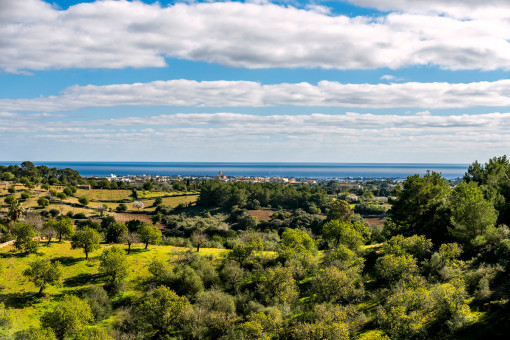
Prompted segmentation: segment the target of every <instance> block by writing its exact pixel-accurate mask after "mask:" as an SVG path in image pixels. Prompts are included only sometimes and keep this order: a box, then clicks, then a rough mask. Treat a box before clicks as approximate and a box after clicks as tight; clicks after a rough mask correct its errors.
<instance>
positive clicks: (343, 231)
mask: <svg viewBox="0 0 510 340" xmlns="http://www.w3.org/2000/svg"><path fill="white" fill-rule="evenodd" d="M322 235H323V237H324V239H325V240H327V241H329V243H330V245H332V246H333V247H338V246H339V245H340V244H343V245H345V246H347V247H349V248H350V249H352V250H357V249H358V248H359V247H361V246H362V245H363V244H365V243H366V242H367V241H368V240H369V239H370V231H369V230H368V228H367V226H366V225H365V224H364V223H363V222H355V223H349V222H340V221H339V220H331V221H329V222H327V223H326V224H324V227H323V228H322Z"/></svg>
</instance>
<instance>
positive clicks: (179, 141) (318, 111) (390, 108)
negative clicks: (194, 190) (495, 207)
mask: <svg viewBox="0 0 510 340" xmlns="http://www.w3.org/2000/svg"><path fill="white" fill-rule="evenodd" d="M509 19H510V4H509V3H508V1H502V0H488V1H485V2H483V3H481V2H479V1H474V0H452V1H440V0H387V1H378V0H349V1H347V0H345V1H343V0H337V1H313V2H303V1H278V2H268V1H245V2H189V1H187V2H176V1H159V2H156V1H110V0H106V1H75V0H73V1H64V0H60V1H42V0H24V1H12V2H1V3H0V41H2V43H1V44H0V159H1V160H6V161H20V160H34V161H35V160H38V161H197V162H198V161H230V162H232V161H239V162H265V161H266V162H267V161H269V162H271V161H275V162H433V163H470V162H472V161H474V160H476V159H477V160H480V161H486V160H487V159H488V158H490V157H493V156H498V155H502V154H505V153H506V152H507V150H509V147H510V134H509V133H508V132H507V131H508V127H509V125H510V110H509V107H510V79H509V75H510V71H509V70H510V43H509V41H510V20H509Z"/></svg>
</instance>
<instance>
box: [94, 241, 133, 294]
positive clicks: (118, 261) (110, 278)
mask: <svg viewBox="0 0 510 340" xmlns="http://www.w3.org/2000/svg"><path fill="white" fill-rule="evenodd" d="M126 257H127V256H126V252H125V251H124V250H123V249H121V248H119V247H111V248H107V249H105V250H103V252H102V253H101V255H100V256H99V273H101V274H102V275H103V276H104V277H105V278H106V282H107V285H108V287H114V286H117V285H118V284H119V283H120V282H121V281H122V280H123V279H124V278H125V277H126V276H127V271H128V265H127V261H126Z"/></svg>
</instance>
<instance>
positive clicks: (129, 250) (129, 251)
mask: <svg viewBox="0 0 510 340" xmlns="http://www.w3.org/2000/svg"><path fill="white" fill-rule="evenodd" d="M129 253H131V243H128V254H129Z"/></svg>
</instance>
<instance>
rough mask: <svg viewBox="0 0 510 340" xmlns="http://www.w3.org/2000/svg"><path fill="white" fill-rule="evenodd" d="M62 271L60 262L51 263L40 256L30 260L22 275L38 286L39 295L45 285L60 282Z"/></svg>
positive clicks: (58, 283)
mask: <svg viewBox="0 0 510 340" xmlns="http://www.w3.org/2000/svg"><path fill="white" fill-rule="evenodd" d="M62 271H63V269H62V265H61V264H60V262H58V261H56V262H54V263H51V261H50V260H49V259H45V258H41V259H36V260H34V261H32V262H30V263H29V268H27V269H26V270H25V271H24V272H23V275H24V276H26V277H28V279H29V280H30V281H32V282H33V283H34V285H35V286H36V287H38V288H39V295H42V293H43V289H44V288H46V286H48V285H60V284H61V277H62Z"/></svg>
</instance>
